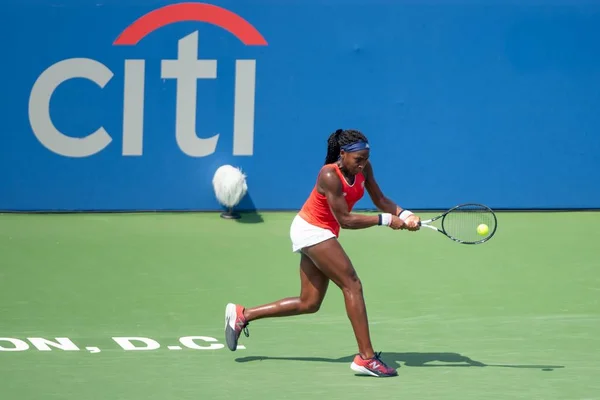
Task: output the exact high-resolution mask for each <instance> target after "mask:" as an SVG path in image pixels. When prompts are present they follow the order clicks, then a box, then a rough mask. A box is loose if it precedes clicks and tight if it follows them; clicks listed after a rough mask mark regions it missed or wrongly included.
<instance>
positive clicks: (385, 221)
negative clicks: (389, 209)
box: [379, 213, 392, 226]
mask: <svg viewBox="0 0 600 400" xmlns="http://www.w3.org/2000/svg"><path fill="white" fill-rule="evenodd" d="M391 223H392V214H389V213H385V214H379V225H385V226H390V224H391Z"/></svg>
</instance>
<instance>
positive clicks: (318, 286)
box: [225, 254, 329, 351]
mask: <svg viewBox="0 0 600 400" xmlns="http://www.w3.org/2000/svg"><path fill="white" fill-rule="evenodd" d="M328 285H329V278H327V276H325V274H323V272H321V271H320V270H319V269H318V268H317V267H316V266H315V264H314V263H313V262H312V260H311V259H310V258H309V257H307V256H306V255H305V254H301V257H300V295H299V296H297V297H287V298H284V299H281V300H278V301H274V302H272V303H268V304H264V305H261V306H258V307H252V308H247V309H246V308H244V307H243V306H241V305H239V304H232V303H230V304H228V305H227V307H226V310H225V338H226V341H227V347H228V348H229V350H231V351H235V350H236V348H237V342H238V339H239V336H240V334H241V332H242V331H243V332H244V334H246V336H248V330H247V326H248V323H249V322H250V321H253V320H257V319H261V318H273V317H284V316H291V315H300V314H308V313H314V312H317V311H318V310H319V307H321V303H322V302H323V299H324V297H325V293H327V287H328Z"/></svg>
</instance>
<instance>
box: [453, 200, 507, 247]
mask: <svg viewBox="0 0 600 400" xmlns="http://www.w3.org/2000/svg"><path fill="white" fill-rule="evenodd" d="M481 224H485V225H487V227H488V232H487V233H485V234H483V235H482V234H480V233H478V232H477V227H478V226H479V225H481ZM442 228H443V229H444V231H445V232H446V234H447V235H448V236H451V237H452V238H454V239H455V240H459V241H461V242H465V243H477V242H481V241H483V240H486V239H488V238H489V237H490V236H491V235H493V233H494V231H495V230H496V217H495V215H494V213H493V212H492V211H491V210H489V209H488V208H486V207H484V206H476V205H469V206H464V207H459V208H456V209H454V210H452V211H450V212H449V213H448V214H446V216H445V217H444V219H443V221H442Z"/></svg>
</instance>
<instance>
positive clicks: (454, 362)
mask: <svg viewBox="0 0 600 400" xmlns="http://www.w3.org/2000/svg"><path fill="white" fill-rule="evenodd" d="M354 356H355V355H354V354H353V355H349V356H346V357H340V358H325V357H266V356H249V357H241V358H236V360H235V361H237V362H240V363H245V362H251V361H266V360H287V361H314V362H331V363H351V362H352V360H353V359H354ZM381 359H382V360H383V361H384V362H385V363H387V364H388V365H389V366H392V367H393V366H394V363H395V364H396V365H395V366H396V367H401V366H402V365H404V366H407V367H503V368H531V369H541V370H544V371H552V370H554V369H556V368H565V367H564V365H515V364H485V363H483V362H480V361H475V360H473V359H471V358H469V357H467V356H463V355H461V354H458V353H393V352H391V353H385V352H384V353H382V354H381Z"/></svg>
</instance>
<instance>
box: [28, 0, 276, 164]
mask: <svg viewBox="0 0 600 400" xmlns="http://www.w3.org/2000/svg"><path fill="white" fill-rule="evenodd" d="M180 21H197V22H205V23H210V24H213V25H216V26H218V27H220V28H222V29H225V30H227V31H228V32H230V33H231V34H233V35H234V36H235V37H236V38H237V39H239V40H240V41H241V42H242V43H244V44H245V45H247V46H266V45H267V42H266V40H265V39H264V37H263V36H262V35H261V34H260V32H259V31H258V30H257V29H256V28H255V27H254V26H252V25H251V24H250V23H249V22H248V21H246V20H245V19H243V18H242V17H240V16H239V15H237V14H235V13H232V12H230V11H228V10H226V9H224V8H221V7H218V6H214V5H210V4H204V3H179V4H173V5H168V6H165V7H162V8H159V9H156V10H154V11H151V12H150V13H148V14H146V15H144V16H142V17H140V18H139V19H137V20H136V21H135V22H133V23H132V24H131V25H130V26H128V27H127V28H126V29H125V30H123V32H122V33H121V34H120V35H119V36H118V37H117V38H116V40H115V41H114V42H113V45H115V46H135V45H136V44H137V43H139V42H140V41H141V40H142V39H143V38H144V37H146V36H147V35H148V34H150V33H152V32H154V31H156V30H157V29H160V28H162V27H164V26H167V25H169V24H173V23H177V22H180ZM198 47H199V39H198V31H195V32H193V33H191V34H189V35H187V36H185V37H183V38H181V39H179V41H178V47H177V50H178V51H177V59H175V60H161V66H160V71H161V76H160V78H162V79H174V80H175V82H176V104H175V137H176V141H177V145H178V146H179V148H180V149H181V151H182V152H183V153H185V154H186V155H188V156H191V157H205V156H208V155H210V154H212V153H214V152H215V149H216V146H217V142H218V140H219V135H220V134H219V133H217V134H214V135H213V136H212V137H208V138H201V137H199V136H198V134H197V132H196V105H197V101H196V99H197V84H198V79H216V78H217V60H205V59H198ZM124 62H125V68H124V85H123V121H122V135H123V141H122V142H123V146H122V155H123V156H141V155H142V154H143V147H144V146H143V143H144V102H145V98H144V91H145V90H144V89H145V78H146V73H145V71H146V61H145V60H143V59H141V60H140V59H135V60H133V59H131V60H130V59H126V60H124ZM113 76H114V73H113V72H112V71H111V70H110V69H109V68H108V67H107V66H106V65H104V64H103V63H101V62H100V61H97V60H94V59H90V58H70V59H65V60H62V61H59V62H57V63H55V64H53V65H51V66H50V67H48V68H47V69H46V70H45V71H43V72H42V73H41V75H40V76H39V77H38V78H37V80H36V81H35V83H34V85H33V87H32V89H31V94H30V97H29V122H30V125H31V129H32V130H33V133H34V134H35V136H36V137H37V139H38V140H39V142H40V143H41V144H42V145H44V146H45V147H46V148H47V149H49V150H50V151H52V152H54V153H56V154H59V155H61V156H65V157H89V156H92V155H94V154H97V153H99V152H101V151H102V150H103V149H105V148H106V147H107V146H108V145H109V144H110V143H111V142H112V140H113V139H112V137H111V134H109V132H107V131H106V129H105V128H104V127H103V126H100V127H98V128H97V129H96V130H95V131H94V132H92V133H90V134H88V135H87V136H85V137H71V136H68V135H66V134H64V133H63V132H61V131H59V130H58V128H57V127H56V126H55V125H54V124H53V122H52V116H51V113H50V102H51V100H52V95H53V94H54V92H55V91H56V90H57V88H58V87H59V86H60V85H61V84H63V83H65V82H67V81H69V80H71V79H75V78H79V79H87V80H89V81H92V82H94V83H95V84H96V85H98V86H99V87H100V88H104V87H105V86H106V85H107V84H108V82H109V81H110V80H111V79H112V78H113ZM255 84H256V60H236V64H235V90H234V98H233V99H232V101H233V102H234V115H233V149H232V152H233V155H239V156H247V155H252V154H253V144H254V103H255ZM73 112H76V110H73Z"/></svg>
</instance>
